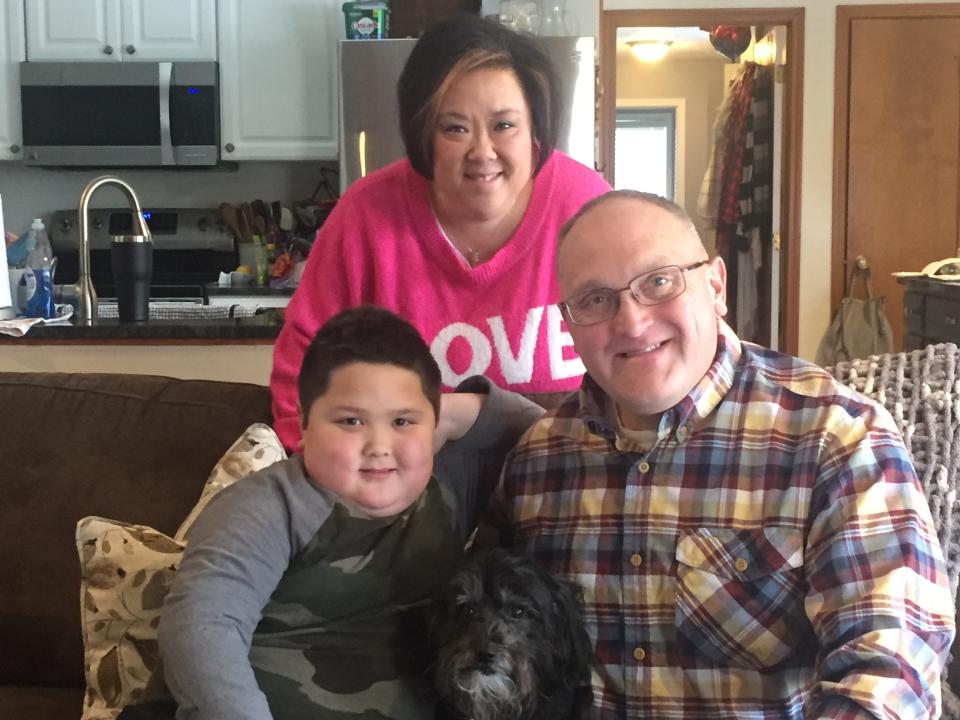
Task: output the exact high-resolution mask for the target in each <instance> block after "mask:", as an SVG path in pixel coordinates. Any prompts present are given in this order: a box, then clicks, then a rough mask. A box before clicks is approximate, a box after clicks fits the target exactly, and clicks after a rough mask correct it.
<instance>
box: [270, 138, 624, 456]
mask: <svg viewBox="0 0 960 720" xmlns="http://www.w3.org/2000/svg"><path fill="white" fill-rule="evenodd" d="M609 189H610V188H609V186H608V185H607V183H606V182H605V181H604V180H603V179H602V178H601V177H600V175H598V174H597V173H596V172H595V171H593V170H591V169H589V168H587V167H585V166H583V165H581V164H580V163H578V162H576V161H574V160H573V159H571V158H569V157H567V156H566V155H563V154H561V153H559V152H554V153H553V154H552V155H551V157H550V159H549V160H548V161H547V163H546V164H545V165H544V167H543V168H542V169H541V171H540V173H539V174H538V175H537V176H536V178H535V179H534V183H533V191H532V193H531V195H530V202H529V204H528V205H527V209H526V212H525V213H524V215H523V218H522V220H521V221H520V225H519V226H518V227H517V230H516V232H515V233H514V235H513V237H512V238H511V239H510V240H509V242H507V244H506V245H504V246H503V247H502V248H501V249H500V250H499V251H498V252H497V253H496V255H494V256H493V257H492V258H491V259H490V260H489V261H487V262H485V263H483V264H481V265H478V266H477V267H474V268H470V267H467V266H466V265H465V264H464V262H463V260H462V258H461V257H459V255H458V254H457V252H456V251H455V250H454V249H453V248H452V247H451V246H450V244H449V242H448V241H447V240H446V238H445V237H444V236H443V235H442V233H441V232H440V230H439V227H438V226H437V221H436V218H435V216H434V214H433V210H432V208H431V205H430V199H429V194H428V184H427V181H426V180H424V178H422V177H421V176H420V175H418V174H417V173H416V172H415V171H414V170H413V168H412V167H411V166H410V164H409V162H407V161H406V160H400V161H397V162H395V163H392V164H391V165H388V166H387V167H385V168H382V169H380V170H378V171H376V172H374V173H372V174H370V175H368V176H367V177H366V178H364V179H362V180H360V181H358V182H356V183H354V185H352V186H351V187H350V189H349V190H348V191H347V192H346V193H345V194H344V196H343V198H341V200H340V202H338V203H337V205H336V207H335V208H334V211H333V212H332V213H331V214H330V216H329V218H327V221H326V222H325V223H324V225H323V226H322V227H321V229H320V231H319V232H318V233H317V237H316V241H315V242H314V246H313V249H312V250H311V251H310V256H309V259H308V261H307V265H306V268H305V270H304V273H303V277H302V278H301V280H300V285H299V287H298V288H297V290H296V292H295V293H294V295H293V298H292V299H291V301H290V305H289V306H288V308H287V311H286V320H285V323H284V326H283V330H282V331H281V333H280V336H279V337H278V338H277V342H276V345H275V346H274V351H273V372H272V374H271V377H270V389H271V391H272V394H273V415H274V426H275V428H276V431H277V434H278V435H279V436H280V439H281V440H282V441H283V443H284V444H285V445H287V446H288V447H293V446H294V445H295V444H296V442H297V440H298V439H299V437H300V430H299V423H298V419H297V412H296V403H297V373H298V372H299V370H300V362H301V360H302V358H303V354H304V352H305V350H306V347H307V345H308V344H309V343H310V340H311V339H312V338H313V335H314V334H315V333H316V331H317V329H318V328H319V327H320V325H321V324H323V322H324V321H325V320H327V319H328V318H329V317H330V316H332V315H333V314H334V313H336V312H338V311H339V310H342V309H343V308H346V307H352V306H355V305H359V304H361V303H375V304H377V305H381V306H383V307H386V308H389V309H390V310H393V311H394V312H396V313H398V314H399V315H400V316H402V317H404V318H406V319H407V320H408V321H409V322H411V323H412V324H413V325H414V327H416V328H417V329H418V330H419V331H420V333H421V335H422V336H423V338H424V339H425V340H426V341H427V343H428V344H429V345H430V349H431V351H432V353H433V355H434V357H435V358H436V359H437V362H438V363H439V365H440V370H441V372H442V374H443V382H444V385H445V386H446V387H451V388H452V387H453V386H455V385H457V383H459V382H460V381H461V380H463V379H464V378H466V377H469V376H470V375H477V374H483V375H486V376H487V377H489V378H490V379H491V380H492V381H493V382H495V383H496V384H497V385H499V386H501V387H504V388H508V389H510V390H514V391H517V392H558V391H568V390H572V389H574V388H576V387H577V386H578V385H579V382H580V376H581V374H582V373H583V365H582V363H581V362H580V359H579V358H578V357H577V356H576V354H575V353H574V350H573V346H572V343H571V340H570V335H569V334H568V333H567V332H566V330H565V329H564V326H563V322H562V319H561V315H560V311H559V310H558V309H557V307H556V305H555V303H556V302H557V300H558V299H559V298H558V296H557V294H558V293H557V284H556V279H555V278H554V273H553V255H554V248H555V246H556V237H557V233H558V232H559V230H560V227H561V226H562V225H563V223H564V222H565V221H566V220H567V219H568V218H569V217H570V216H571V215H573V213H575V212H576V211H577V209H578V208H579V207H580V206H581V205H582V204H583V203H584V202H586V201H587V200H589V199H590V198H593V197H595V196H597V195H600V194H602V193H604V192H606V191H607V190H609Z"/></svg>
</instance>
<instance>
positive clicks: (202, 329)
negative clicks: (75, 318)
mask: <svg viewBox="0 0 960 720" xmlns="http://www.w3.org/2000/svg"><path fill="white" fill-rule="evenodd" d="M281 327H283V312H282V311H279V310H277V309H273V308H271V309H267V310H264V311H262V312H259V313H257V314H256V315H254V316H252V317H245V318H223V319H207V320H182V319H177V320H167V319H153V320H149V321H147V322H143V323H137V322H124V321H121V320H117V319H106V318H104V319H98V320H97V321H96V323H95V324H94V325H79V324H75V323H74V322H68V323H57V324H55V325H45V324H39V325H35V326H33V327H32V328H30V331H29V332H28V333H27V334H26V335H24V336H23V337H19V338H15V337H11V336H8V335H0V343H3V344H5V345H7V344H14V343H26V344H33V343H42V344H45V343H67V344H69V343H83V344H89V343H101V342H103V343H107V344H109V343H111V342H119V343H124V344H130V343H137V342H142V343H145V344H151V343H165V342H174V343H176V342H185V343H190V344H203V343H205V342H209V343H223V342H240V343H246V342H252V343H257V344H260V343H264V342H266V343H272V342H273V341H274V340H275V339H276V337H277V335H279V334H280V328H281Z"/></svg>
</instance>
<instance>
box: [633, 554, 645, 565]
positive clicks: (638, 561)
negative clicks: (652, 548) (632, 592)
mask: <svg viewBox="0 0 960 720" xmlns="http://www.w3.org/2000/svg"><path fill="white" fill-rule="evenodd" d="M630 564H631V565H633V566H634V567H640V566H641V565H643V556H642V555H641V554H640V553H634V554H633V555H631V556H630Z"/></svg>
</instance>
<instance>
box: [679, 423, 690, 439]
mask: <svg viewBox="0 0 960 720" xmlns="http://www.w3.org/2000/svg"><path fill="white" fill-rule="evenodd" d="M688 432H689V431H688V430H687V426H686V425H681V426H680V429H679V430H677V437H678V438H680V439H681V440H686V439H687V433H688Z"/></svg>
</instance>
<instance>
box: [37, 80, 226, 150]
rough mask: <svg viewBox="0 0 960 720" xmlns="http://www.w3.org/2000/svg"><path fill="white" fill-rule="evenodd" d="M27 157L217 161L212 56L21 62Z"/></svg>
mask: <svg viewBox="0 0 960 720" xmlns="http://www.w3.org/2000/svg"><path fill="white" fill-rule="evenodd" d="M20 99H21V103H22V105H21V112H22V119H23V162H24V164H26V165H52V166H99V167H167V166H203V165H216V164H217V161H218V159H219V157H220V88H219V83H218V71H217V63H215V62H123V63H119V62H118V63H100V62H29V61H27V62H22V63H20Z"/></svg>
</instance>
